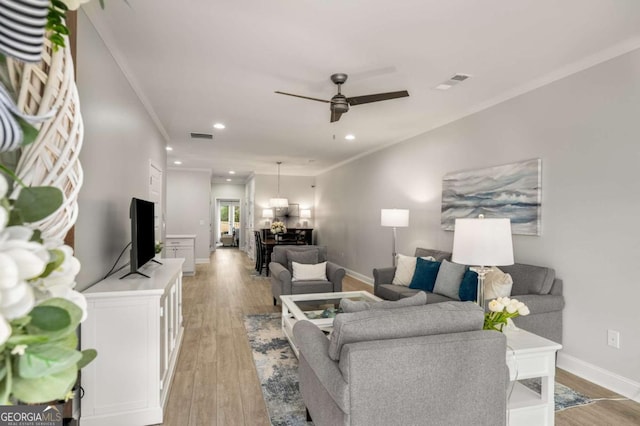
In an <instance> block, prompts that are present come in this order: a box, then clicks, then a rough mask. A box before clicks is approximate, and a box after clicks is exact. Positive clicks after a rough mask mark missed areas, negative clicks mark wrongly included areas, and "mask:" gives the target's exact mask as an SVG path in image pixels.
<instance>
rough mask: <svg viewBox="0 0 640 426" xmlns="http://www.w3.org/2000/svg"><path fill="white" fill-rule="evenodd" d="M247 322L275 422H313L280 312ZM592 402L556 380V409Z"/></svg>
mask: <svg viewBox="0 0 640 426" xmlns="http://www.w3.org/2000/svg"><path fill="white" fill-rule="evenodd" d="M244 326H245V328H246V330H247V336H248V337H249V344H250V345H251V350H252V352H253V361H254V362H255V364H256V369H257V371H258V378H259V379H260V385H261V387H262V395H263V396H264V400H265V402H266V404H267V409H268V410H269V417H270V419H271V424H272V425H277V426H281V425H282V426H284V425H288V426H289V425H290V426H298V425H312V424H313V423H310V422H307V421H306V412H305V407H304V403H303V402H302V396H301V395H300V389H299V387H298V359H297V358H296V356H295V354H294V353H293V350H291V347H290V346H289V342H288V341H287V339H286V337H284V334H283V333H282V328H281V321H280V314H279V313H273V314H261V315H247V316H245V317H244ZM521 382H522V383H524V384H525V385H526V386H527V387H529V388H531V389H533V390H535V391H537V392H540V380H536V379H528V380H522V381H521ZM591 402H593V401H592V400H591V399H589V398H587V397H586V396H584V395H581V394H579V393H578V392H576V391H574V390H573V389H571V388H569V387H567V386H564V385H562V384H560V383H558V382H556V384H555V409H556V411H561V410H565V409H567V408H571V407H575V406H579V405H585V404H589V403H591Z"/></svg>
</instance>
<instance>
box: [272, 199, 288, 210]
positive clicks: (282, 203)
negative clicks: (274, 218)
mask: <svg viewBox="0 0 640 426" xmlns="http://www.w3.org/2000/svg"><path fill="white" fill-rule="evenodd" d="M269 207H276V208H280V207H289V200H288V199H286V198H272V199H270V200H269Z"/></svg>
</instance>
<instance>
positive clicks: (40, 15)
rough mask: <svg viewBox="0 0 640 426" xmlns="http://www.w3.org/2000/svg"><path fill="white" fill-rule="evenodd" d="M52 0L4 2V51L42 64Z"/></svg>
mask: <svg viewBox="0 0 640 426" xmlns="http://www.w3.org/2000/svg"><path fill="white" fill-rule="evenodd" d="M49 4H50V2H49V0H2V1H0V52H1V53H3V54H5V55H8V56H11V57H13V58H15V59H18V60H20V61H23V62H40V58H41V55H42V45H43V43H44V32H45V26H46V24H47V14H48V12H49Z"/></svg>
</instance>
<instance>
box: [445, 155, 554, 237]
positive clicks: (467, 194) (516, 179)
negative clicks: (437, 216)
mask: <svg viewBox="0 0 640 426" xmlns="http://www.w3.org/2000/svg"><path fill="white" fill-rule="evenodd" d="M541 186H542V160H541V159H539V158H536V159H533V160H527V161H521V162H518V163H512V164H506V165H502V166H495V167H489V168H485V169H476V170H467V171H460V172H452V173H448V174H446V175H445V176H444V177H443V178H442V215H441V224H442V228H443V229H445V230H447V231H453V230H454V226H455V220H456V218H473V217H478V215H480V214H483V215H484V216H485V217H507V218H509V219H511V231H512V233H513V234H521V235H540V219H541V217H540V216H541V200H542V193H541Z"/></svg>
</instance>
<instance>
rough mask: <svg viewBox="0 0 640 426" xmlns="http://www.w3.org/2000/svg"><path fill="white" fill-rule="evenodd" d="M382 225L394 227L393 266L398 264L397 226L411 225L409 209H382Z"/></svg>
mask: <svg viewBox="0 0 640 426" xmlns="http://www.w3.org/2000/svg"><path fill="white" fill-rule="evenodd" d="M380 225H381V226H386V227H391V228H393V266H396V255H397V253H396V228H406V227H407V226H409V210H406V209H382V210H380Z"/></svg>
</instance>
